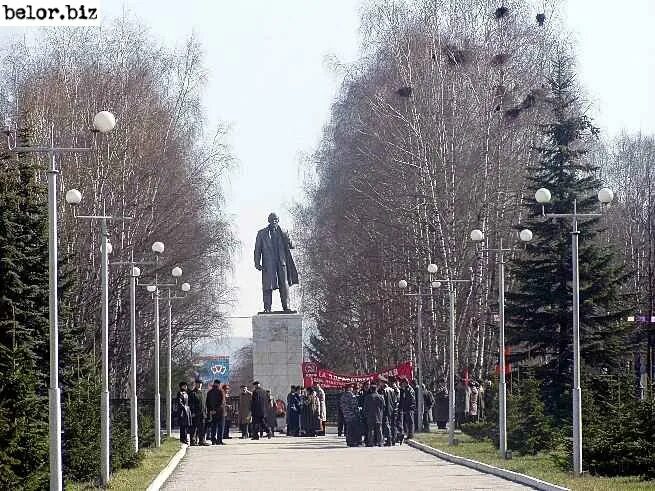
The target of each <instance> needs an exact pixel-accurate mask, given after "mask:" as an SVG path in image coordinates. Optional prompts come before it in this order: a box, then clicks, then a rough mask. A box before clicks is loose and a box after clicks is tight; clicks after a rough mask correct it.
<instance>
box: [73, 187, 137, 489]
mask: <svg viewBox="0 0 655 491" xmlns="http://www.w3.org/2000/svg"><path fill="white" fill-rule="evenodd" d="M66 202H67V203H68V204H69V205H71V206H72V207H73V216H74V217H75V218H76V219H78V220H91V221H95V220H98V221H99V222H100V255H101V263H100V285H101V291H102V295H101V296H102V301H101V322H102V331H101V337H102V347H101V356H100V360H101V361H100V373H101V381H102V389H101V395H100V481H101V483H102V485H103V486H106V485H107V483H108V482H109V474H110V472H111V467H110V465H109V452H110V449H109V417H110V415H109V267H108V266H109V261H108V256H109V254H111V253H112V252H113V250H114V248H113V247H112V245H111V243H110V242H109V232H108V231H107V221H111V220H119V221H123V220H131V219H132V218H131V217H115V216H112V215H107V214H106V213H105V209H104V205H103V214H102V215H78V214H77V213H76V208H77V207H78V206H79V205H80V203H81V202H82V193H80V192H79V191H78V190H77V189H71V190H70V191H68V192H67V193H66Z"/></svg>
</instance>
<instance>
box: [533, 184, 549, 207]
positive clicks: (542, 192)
mask: <svg viewBox="0 0 655 491" xmlns="http://www.w3.org/2000/svg"><path fill="white" fill-rule="evenodd" d="M551 198H552V196H551V194H550V191H548V189H546V188H539V189H537V192H536V193H534V199H536V200H537V203H539V204H541V205H545V204H546V203H550V199H551Z"/></svg>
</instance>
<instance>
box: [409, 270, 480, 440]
mask: <svg viewBox="0 0 655 491" xmlns="http://www.w3.org/2000/svg"><path fill="white" fill-rule="evenodd" d="M438 269H439V268H438V267H437V265H436V264H433V263H430V264H428V267H427V272H428V274H429V275H430V286H431V287H432V288H439V287H441V284H442V282H443V283H448V285H449V293H450V379H451V384H450V385H451V390H450V393H449V401H450V406H451V410H450V413H451V414H450V420H451V425H450V427H449V428H450V429H449V433H448V434H449V440H448V441H449V444H450V445H454V436H453V435H454V430H455V425H454V420H455V388H454V387H455V291H454V288H453V286H452V285H453V284H454V283H460V282H468V281H469V280H450V279H446V280H433V279H432V275H433V274H436V273H437V271H438ZM398 286H399V287H400V288H401V289H402V290H405V289H406V288H407V287H408V283H407V280H404V279H402V280H400V281H399V282H398ZM417 288H418V292H417V293H404V294H403V295H405V296H408V297H416V298H417V301H418V315H417V338H418V339H417V345H418V347H417V350H416V354H417V356H416V358H417V375H418V383H417V387H418V394H417V399H418V404H417V406H418V413H419V418H421V424H420V425H419V428H421V429H423V320H422V315H421V314H422V312H423V297H432V296H434V294H433V293H422V292H421V283H420V282H417ZM429 429H430V428H429V427H428V429H427V430H428V431H429Z"/></svg>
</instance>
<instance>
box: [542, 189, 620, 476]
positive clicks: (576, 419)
mask: <svg viewBox="0 0 655 491" xmlns="http://www.w3.org/2000/svg"><path fill="white" fill-rule="evenodd" d="M534 197H535V200H536V201H537V203H539V204H540V205H541V213H542V215H543V216H544V217H546V218H552V219H568V218H570V219H571V222H572V230H571V256H572V266H573V268H572V269H573V274H572V276H573V278H572V281H573V473H574V475H576V476H580V475H582V397H581V396H582V392H581V388H580V284H579V281H580V278H579V267H578V236H579V235H580V231H579V230H578V219H580V218H595V217H599V216H602V213H578V203H577V199H574V200H573V213H546V209H545V205H546V204H547V203H550V200H551V193H550V191H549V190H548V189H546V188H540V189H538V190H537V192H536V193H535V195H534ZM613 199H614V193H613V192H612V190H611V189H609V188H603V189H601V190H600V191H598V201H599V202H600V203H601V206H602V205H607V204H609V203H611V202H612V200H613Z"/></svg>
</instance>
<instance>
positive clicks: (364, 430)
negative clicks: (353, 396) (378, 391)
mask: <svg viewBox="0 0 655 491" xmlns="http://www.w3.org/2000/svg"><path fill="white" fill-rule="evenodd" d="M370 388H371V383H370V382H368V381H366V382H364V383H363V384H362V387H361V390H360V391H359V394H358V395H357V406H358V407H359V425H360V427H359V428H360V435H359V438H360V440H361V439H362V437H364V444H365V445H368V425H367V424H366V422H367V421H368V418H367V417H366V406H365V404H364V400H365V398H366V394H368V391H369V389H370Z"/></svg>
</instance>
